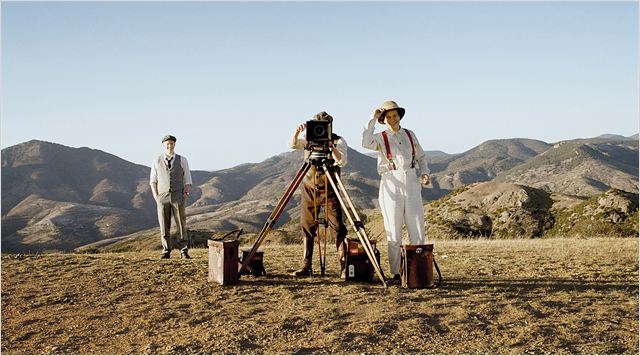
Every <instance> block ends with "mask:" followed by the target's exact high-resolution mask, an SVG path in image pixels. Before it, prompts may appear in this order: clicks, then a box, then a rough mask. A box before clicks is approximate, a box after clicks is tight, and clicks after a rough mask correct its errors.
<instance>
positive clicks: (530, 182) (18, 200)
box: [2, 135, 638, 252]
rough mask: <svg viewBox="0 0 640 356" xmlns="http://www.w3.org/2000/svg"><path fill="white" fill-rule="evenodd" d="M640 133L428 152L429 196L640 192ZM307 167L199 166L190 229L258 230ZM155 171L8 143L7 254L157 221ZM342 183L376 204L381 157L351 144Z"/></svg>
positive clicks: (287, 160)
mask: <svg viewBox="0 0 640 356" xmlns="http://www.w3.org/2000/svg"><path fill="white" fill-rule="evenodd" d="M635 137H636V138H633V137H622V136H617V135H603V136H600V137H598V138H593V139H576V140H568V141H563V142H558V143H553V144H549V143H545V142H542V141H539V140H531V139H522V138H514V139H500V140H490V141H487V142H484V143H482V144H480V145H478V146H476V147H474V148H472V149H470V150H468V151H466V152H463V153H459V154H447V153H444V152H441V151H430V152H427V154H428V157H429V164H430V169H431V172H432V178H433V179H432V180H433V183H432V186H431V187H429V188H428V189H423V199H424V200H425V202H429V201H433V200H435V199H438V198H441V197H443V196H444V195H446V194H448V193H450V192H451V191H453V190H455V189H458V188H460V187H463V186H466V185H468V184H472V183H477V182H486V181H494V180H495V181H496V182H507V183H518V184H523V185H527V186H532V187H536V188H540V189H542V190H545V191H547V192H549V193H560V194H564V195H570V196H578V197H589V196H593V195H596V194H599V193H601V192H604V191H606V190H607V189H609V188H617V189H620V190H623V191H628V192H632V193H637V192H638V140H637V135H636V136H635ZM185 155H186V156H187V157H188V154H187V153H185ZM301 165H302V154H301V153H300V152H287V153H282V154H279V155H276V156H273V157H271V158H268V159H267V160H265V161H263V162H260V163H252V164H242V165H239V166H236V167H233V168H229V169H224V170H219V171H214V172H207V171H192V176H193V181H194V186H193V189H192V195H191V197H190V200H189V202H188V205H187V215H188V222H189V227H190V228H192V229H201V230H214V231H222V230H225V231H226V230H232V229H235V228H239V227H243V228H245V230H246V231H250V232H251V231H253V232H255V231H257V230H259V229H260V228H261V227H262V225H263V224H264V222H265V221H266V219H267V217H268V216H269V214H270V213H271V211H272V209H273V208H274V205H275V204H276V202H277V200H278V199H279V198H280V196H281V195H282V194H283V192H284V190H285V189H286V186H287V185H288V184H289V183H290V181H291V180H292V179H293V177H294V175H295V173H296V172H297V171H298V169H299V168H300V166H301ZM149 170H150V168H149V167H146V166H143V165H138V164H134V163H131V162H128V161H126V160H123V159H121V158H119V157H117V156H114V155H111V154H109V153H106V152H103V151H99V150H94V149H90V148H86V147H82V148H71V147H67V146H63V145H60V144H56V143H49V142H44V141H37V140H33V141H29V142H25V143H22V144H18V145H15V146H11V147H8V148H5V149H3V150H2V251H3V252H22V251H69V250H72V249H74V248H76V247H79V246H83V245H86V244H90V243H94V242H98V241H101V240H104V239H109V238H114V237H118V236H124V235H128V234H132V233H135V232H138V231H143V230H145V229H152V228H154V227H156V225H157V217H156V210H155V202H154V201H153V198H152V196H151V191H150V188H149V184H148V177H149ZM342 179H343V181H344V183H345V186H346V187H347V190H348V192H349V195H350V196H351V198H352V199H353V201H354V203H355V205H356V206H357V207H358V208H360V209H373V208H376V206H377V205H376V204H377V192H378V182H379V177H378V174H377V172H376V164H375V158H373V157H371V156H369V155H365V154H362V153H359V152H357V151H355V150H352V149H349V164H348V165H347V166H346V167H345V169H344V170H343V172H342ZM298 202H299V193H298V192H296V193H295V195H294V197H293V198H292V199H291V201H290V202H289V204H288V205H287V207H286V209H285V211H284V213H283V215H282V216H281V217H280V218H279V220H278V222H277V225H276V227H277V226H280V225H282V224H285V223H287V222H288V221H290V220H292V219H295V218H297V213H298Z"/></svg>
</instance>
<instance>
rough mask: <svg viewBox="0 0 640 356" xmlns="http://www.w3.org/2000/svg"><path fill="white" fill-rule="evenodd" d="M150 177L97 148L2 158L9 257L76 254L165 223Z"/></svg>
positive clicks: (39, 148) (35, 148)
mask: <svg viewBox="0 0 640 356" xmlns="http://www.w3.org/2000/svg"><path fill="white" fill-rule="evenodd" d="M148 176H149V169H148V168H146V167H144V166H141V165H136V164H133V163H131V162H128V161H125V160H123V159H121V158H119V157H116V156H114V155H111V154H108V153H105V152H102V151H99V150H93V149H90V148H86V147H83V148H70V147H66V146H63V145H59V144H55V143H50V142H43V141H29V142H26V143H23V144H19V145H16V146H12V147H8V148H6V149H4V150H2V214H3V215H2V250H3V251H10V250H16V251H21V250H27V251H29V250H31V251H40V250H68V249H70V248H72V247H74V246H77V245H78V244H80V243H87V242H91V241H95V240H98V239H101V238H104V237H113V236H118V235H122V234H127V233H131V232H134V231H137V230H139V229H142V228H145V227H150V226H152V225H153V224H154V222H155V223H157V218H156V214H155V203H154V201H153V198H152V196H151V191H150V189H149V184H148Z"/></svg>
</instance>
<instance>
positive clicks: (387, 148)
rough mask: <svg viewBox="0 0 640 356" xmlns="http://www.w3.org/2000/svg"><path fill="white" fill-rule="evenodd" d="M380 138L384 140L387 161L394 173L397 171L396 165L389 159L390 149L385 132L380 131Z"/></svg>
mask: <svg viewBox="0 0 640 356" xmlns="http://www.w3.org/2000/svg"><path fill="white" fill-rule="evenodd" d="M382 138H383V139H384V148H385V149H386V151H387V161H389V164H391V169H392V170H394V171H395V170H396V169H397V168H396V163H395V162H394V161H393V158H391V148H390V147H389V138H388V137H387V132H386V131H382ZM412 142H413V141H412Z"/></svg>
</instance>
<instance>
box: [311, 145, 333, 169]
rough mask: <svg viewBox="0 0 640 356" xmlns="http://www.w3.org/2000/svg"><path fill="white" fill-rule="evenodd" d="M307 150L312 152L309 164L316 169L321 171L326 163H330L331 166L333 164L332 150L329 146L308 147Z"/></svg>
mask: <svg viewBox="0 0 640 356" xmlns="http://www.w3.org/2000/svg"><path fill="white" fill-rule="evenodd" d="M306 149H307V150H309V151H311V152H310V153H309V163H311V164H312V165H313V166H315V167H316V168H318V169H320V168H321V167H322V166H323V165H324V164H325V162H327V163H330V165H331V164H332V163H333V156H332V155H331V149H330V148H329V147H328V146H324V145H322V146H308V147H307V148H306Z"/></svg>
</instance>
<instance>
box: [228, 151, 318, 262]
mask: <svg viewBox="0 0 640 356" xmlns="http://www.w3.org/2000/svg"><path fill="white" fill-rule="evenodd" d="M309 168H311V163H309V162H305V163H304V164H303V165H302V167H300V169H299V170H298V173H296V175H295V177H294V178H293V180H292V181H291V183H290V184H289V186H288V187H287V190H286V191H285V192H284V194H283V195H282V197H281V198H280V200H279V201H278V203H277V204H276V207H275V208H274V209H273V211H272V212H271V215H270V216H269V219H267V222H265V224H264V226H263V227H262V230H261V231H260V234H259V235H258V238H257V239H256V242H255V243H254V244H253V247H251V252H249V255H247V258H246V259H245V260H244V261H242V265H241V266H240V269H239V270H238V273H240V272H242V271H243V270H245V269H246V268H247V267H248V266H249V263H250V262H251V260H252V259H253V256H255V254H256V251H258V248H259V247H260V244H262V241H263V240H264V239H265V237H266V236H267V234H268V233H269V231H271V228H272V227H273V225H275V223H276V220H278V218H279V217H280V215H281V214H282V211H283V210H284V208H285V207H286V206H287V203H288V202H289V200H291V197H292V196H293V193H295V191H296V189H297V188H298V186H299V185H300V183H301V182H302V180H303V179H304V176H305V174H307V171H308V170H309Z"/></svg>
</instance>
